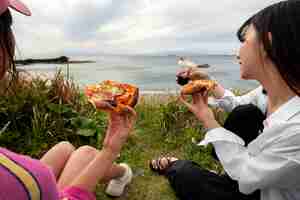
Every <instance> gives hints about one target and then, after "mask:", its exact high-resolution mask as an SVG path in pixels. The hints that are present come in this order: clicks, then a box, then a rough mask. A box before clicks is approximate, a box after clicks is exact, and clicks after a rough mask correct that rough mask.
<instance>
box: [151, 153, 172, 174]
mask: <svg viewBox="0 0 300 200" xmlns="http://www.w3.org/2000/svg"><path fill="white" fill-rule="evenodd" d="M163 159H165V160H166V161H167V164H166V165H165V166H164V165H162V163H161V161H162V160H163ZM175 161H176V160H175ZM175 161H172V157H164V156H162V157H159V158H157V159H153V160H151V161H150V162H149V168H150V169H151V170H152V171H153V172H157V173H158V174H159V175H164V174H165V172H166V170H167V169H168V168H169V167H171V165H172V164H173V163H174V162H175ZM153 163H155V164H154V165H153Z"/></svg>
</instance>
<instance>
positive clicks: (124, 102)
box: [85, 80, 139, 113]
mask: <svg viewBox="0 0 300 200" xmlns="http://www.w3.org/2000/svg"><path fill="white" fill-rule="evenodd" d="M85 95H86V96H87V98H88V101H89V102H91V103H92V104H93V105H94V106H95V107H96V108H97V109H100V110H103V111H110V110H113V111H115V112H119V113H121V112H124V111H126V106H130V107H132V108H133V107H134V106H135V105H136V104H137V102H138V97H139V89H138V88H137V87H136V86H133V85H131V84H126V83H120V82H117V81H112V80H105V81H103V82H101V83H98V84H91V85H87V86H86V88H85Z"/></svg>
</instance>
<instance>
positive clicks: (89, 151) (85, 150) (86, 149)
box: [76, 145, 99, 156]
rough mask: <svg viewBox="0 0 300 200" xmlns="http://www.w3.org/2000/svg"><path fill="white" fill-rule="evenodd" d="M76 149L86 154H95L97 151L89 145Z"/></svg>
mask: <svg viewBox="0 0 300 200" xmlns="http://www.w3.org/2000/svg"><path fill="white" fill-rule="evenodd" d="M76 151H77V152H79V153H80V154H84V155H87V156H95V155H96V154H97V153H98V152H99V151H98V150H97V149H96V148H94V147H92V146H89V145H84V146H81V147H79V148H78V149H77V150H76Z"/></svg>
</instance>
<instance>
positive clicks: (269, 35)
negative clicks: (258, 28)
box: [268, 32, 272, 46]
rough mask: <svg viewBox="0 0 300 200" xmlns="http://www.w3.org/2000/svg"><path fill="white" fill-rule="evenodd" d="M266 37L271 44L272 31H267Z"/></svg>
mask: <svg viewBox="0 0 300 200" xmlns="http://www.w3.org/2000/svg"><path fill="white" fill-rule="evenodd" d="M268 39H269V42H270V45H271V46H272V33H271V32H268Z"/></svg>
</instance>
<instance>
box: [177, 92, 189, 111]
mask: <svg viewBox="0 0 300 200" xmlns="http://www.w3.org/2000/svg"><path fill="white" fill-rule="evenodd" d="M179 100H180V101H181V102H182V103H183V104H184V105H186V106H187V107H188V108H189V109H190V108H191V104H190V103H189V102H187V100H186V98H185V95H184V94H182V93H180V96H179Z"/></svg>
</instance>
